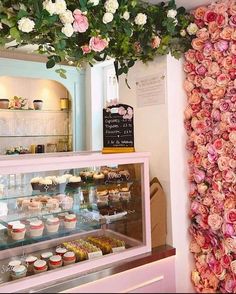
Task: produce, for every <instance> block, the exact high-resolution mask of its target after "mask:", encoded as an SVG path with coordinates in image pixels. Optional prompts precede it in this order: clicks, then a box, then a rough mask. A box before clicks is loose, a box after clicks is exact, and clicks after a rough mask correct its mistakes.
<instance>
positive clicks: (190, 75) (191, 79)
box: [187, 72, 196, 83]
mask: <svg viewBox="0 0 236 294" xmlns="http://www.w3.org/2000/svg"><path fill="white" fill-rule="evenodd" d="M195 77H196V74H195V73H194V72H191V73H187V80H188V81H189V82H192V83H194V79H195Z"/></svg>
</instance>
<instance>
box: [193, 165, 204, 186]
mask: <svg viewBox="0 0 236 294" xmlns="http://www.w3.org/2000/svg"><path fill="white" fill-rule="evenodd" d="M193 177H194V181H195V182H196V183H197V184H200V183H202V182H203V181H204V179H205V172H204V171H203V170H200V169H195V171H194V174H193Z"/></svg>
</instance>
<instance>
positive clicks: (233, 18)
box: [229, 15, 236, 28]
mask: <svg viewBox="0 0 236 294" xmlns="http://www.w3.org/2000/svg"><path fill="white" fill-rule="evenodd" d="M229 24H230V26H231V27H233V28H235V27H236V15H232V16H231V17H230V19H229Z"/></svg>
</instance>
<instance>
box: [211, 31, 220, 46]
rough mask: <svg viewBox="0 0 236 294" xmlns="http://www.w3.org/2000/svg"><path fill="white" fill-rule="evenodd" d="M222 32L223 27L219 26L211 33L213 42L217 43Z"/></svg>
mask: <svg viewBox="0 0 236 294" xmlns="http://www.w3.org/2000/svg"><path fill="white" fill-rule="evenodd" d="M220 32H221V29H220V28H218V30H216V31H215V32H213V33H212V34H211V42H213V43H215V42H216V41H218V40H219V39H220Z"/></svg>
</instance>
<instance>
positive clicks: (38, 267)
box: [34, 259, 48, 274]
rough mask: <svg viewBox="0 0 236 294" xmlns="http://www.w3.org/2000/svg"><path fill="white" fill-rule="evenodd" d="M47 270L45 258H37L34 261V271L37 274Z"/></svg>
mask: <svg viewBox="0 0 236 294" xmlns="http://www.w3.org/2000/svg"><path fill="white" fill-rule="evenodd" d="M47 270H48V266H47V262H46V261H45V260H41V259H38V260H36V261H35V262H34V273H35V274H39V273H43V272H46V271H47Z"/></svg>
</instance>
